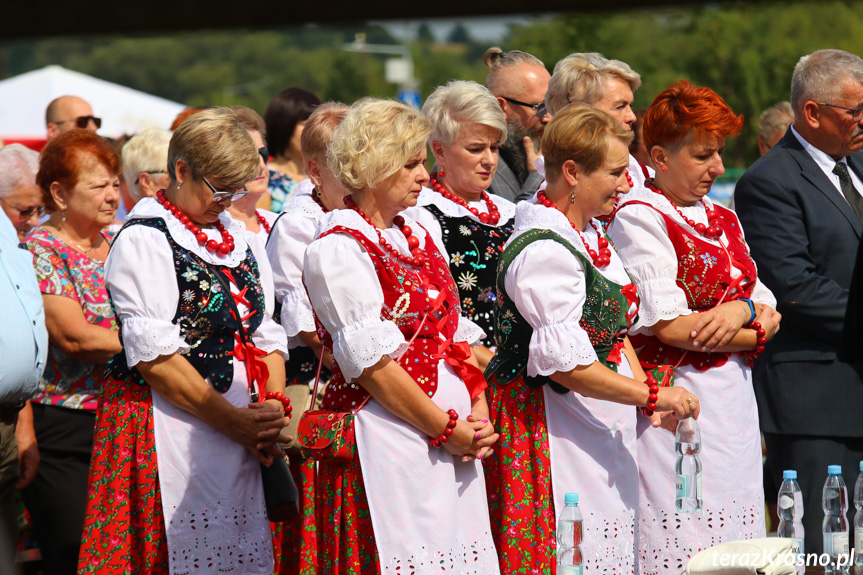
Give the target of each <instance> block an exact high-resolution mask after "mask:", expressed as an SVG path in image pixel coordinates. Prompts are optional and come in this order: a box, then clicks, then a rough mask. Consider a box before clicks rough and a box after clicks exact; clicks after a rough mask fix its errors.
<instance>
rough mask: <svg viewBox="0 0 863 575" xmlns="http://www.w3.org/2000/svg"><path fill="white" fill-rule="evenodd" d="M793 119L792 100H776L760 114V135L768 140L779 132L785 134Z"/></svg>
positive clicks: (764, 139)
mask: <svg viewBox="0 0 863 575" xmlns="http://www.w3.org/2000/svg"><path fill="white" fill-rule="evenodd" d="M793 121H794V109H793V108H792V107H791V102H785V101H782V102H776V103H775V104H773V105H772V106H770V107H769V108H767V109H766V110H764V111H763V112H761V115H760V116H758V137H759V138H761V139H762V140H763V141H766V140H769V139H770V137H771V136H773V135H774V134H777V133H779V132H782V133H783V134H784V133H785V131H786V130H787V129H788V126H789V125H790V124H791V122H793Z"/></svg>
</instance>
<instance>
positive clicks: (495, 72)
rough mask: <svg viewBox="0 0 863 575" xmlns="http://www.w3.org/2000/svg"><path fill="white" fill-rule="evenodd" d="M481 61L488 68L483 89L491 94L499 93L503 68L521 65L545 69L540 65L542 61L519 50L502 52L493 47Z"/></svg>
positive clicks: (543, 65)
mask: <svg viewBox="0 0 863 575" xmlns="http://www.w3.org/2000/svg"><path fill="white" fill-rule="evenodd" d="M482 61H483V62H484V63H485V65H486V67H487V68H488V76H486V77H485V87H486V88H488V90H489V92H491V93H492V94H498V93H499V91H500V88H501V86H500V84H501V79H500V75H501V71H502V70H503V69H504V68H509V67H510V66H518V65H521V64H527V65H529V66H541V67H543V68H545V64H543V63H542V60H540V59H539V58H537V57H536V56H534V55H533V54H528V53H527V52H522V51H521V50H510V51H509V52H504V51H503V50H501V49H500V48H498V47H497V46H493V47H491V48H489V49H488V50H486V51H485V56H483V59H482Z"/></svg>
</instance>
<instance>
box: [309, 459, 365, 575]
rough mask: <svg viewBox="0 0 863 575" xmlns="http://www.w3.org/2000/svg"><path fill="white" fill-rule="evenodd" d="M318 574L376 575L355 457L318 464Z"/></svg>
mask: <svg viewBox="0 0 863 575" xmlns="http://www.w3.org/2000/svg"><path fill="white" fill-rule="evenodd" d="M315 498H316V504H317V505H316V513H317V518H318V573H322V574H323V573H326V574H327V575H379V574H380V572H381V570H380V565H379V563H378V551H377V545H376V543H375V533H374V529H373V528H372V518H371V514H370V513H369V503H368V499H366V488H365V485H364V484H363V473H362V469H361V467H360V459H359V456H354V458H353V459H352V460H351V461H349V462H347V463H339V462H334V461H321V462H320V463H319V464H318V483H317V492H316V493H315Z"/></svg>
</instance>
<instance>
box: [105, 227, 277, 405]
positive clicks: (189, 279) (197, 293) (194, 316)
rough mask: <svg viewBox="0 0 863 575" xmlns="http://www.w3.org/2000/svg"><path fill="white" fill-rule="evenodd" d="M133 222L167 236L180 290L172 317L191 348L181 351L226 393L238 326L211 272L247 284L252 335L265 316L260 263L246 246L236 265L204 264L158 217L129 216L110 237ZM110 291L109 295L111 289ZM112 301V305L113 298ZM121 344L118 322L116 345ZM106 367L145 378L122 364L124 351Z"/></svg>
mask: <svg viewBox="0 0 863 575" xmlns="http://www.w3.org/2000/svg"><path fill="white" fill-rule="evenodd" d="M136 225H141V226H147V227H150V228H154V229H157V230H159V231H160V232H162V233H163V234H165V237H166V238H167V240H168V243H169V244H170V245H171V252H172V260H173V262H174V271H175V274H176V277H177V289H178V291H179V294H180V298H179V301H178V303H177V311H176V313H175V314H174V319H173V320H171V321H172V323H174V324H175V325H178V326H180V337H182V338H183V339H184V340H185V341H186V343H188V344H189V346H190V347H191V349H190V350H189V351H188V353H185V354H182V355H183V357H185V358H186V359H187V360H188V361H189V363H191V364H192V366H193V367H194V368H195V369H196V370H197V371H198V373H199V374H201V377H203V378H205V379H209V380H210V383H211V384H212V385H213V388H214V389H215V390H216V391H218V392H220V393H225V392H226V391H228V389H229V388H230V387H231V382H232V381H233V373H234V369H233V362H234V358H233V357H232V356H230V355H228V352H229V351H231V350H233V349H234V345H235V343H236V341H235V339H234V332H236V330H237V325H238V324H237V320H236V319H235V318H234V317H233V316H232V315H231V309H232V308H231V304H230V299H229V298H230V297H231V296H230V294H226V293H224V290H223V289H222V284H221V283H219V281H218V279H216V277H215V276H214V275H213V274H214V273H215V270H216V269H218V270H219V271H220V272H221V273H223V276H224V272H223V270H229V273H231V274H232V275H233V276H234V279H235V280H236V282H237V287H238V288H239V289H240V290H242V289H243V288H248V289H247V290H246V300H247V301H248V302H249V303H250V304H251V306H252V310H254V312H255V313H253V314H252V315H251V317H249V326H248V333H254V332H255V331H256V330H257V329H258V327H260V325H261V321H262V320H263V317H264V291H263V289H262V287H261V276H260V273H259V272H258V262H257V260H255V258H254V256H253V255H252V249H251V248H248V249H247V250H246V257H245V258H244V259H243V261H242V262H240V264H239V265H238V266H237V267H235V268H228V267H226V266H216V265H213V264H210V263H207V262H205V261H204V260H202V259H201V258H200V257H198V256H197V255H196V254H194V253H193V252H191V251H189V250H187V249H185V248H183V247H182V246H180V245H179V244H177V242H175V241H174V238H172V237H171V233H170V232H169V231H168V227H167V225H166V224H165V220H163V219H161V218H141V219H134V220H131V221H129V222H127V223H126V225H124V226H123V228H122V229H121V230H120V231H119V232H118V233H117V237H116V238H115V239H114V241H115V242H116V241H117V238H119V237H120V235H121V234H122V233H123V231H124V230H125V229H126V228H129V227H131V226H136ZM141 273H146V270H141ZM108 295H109V296H110V290H109V293H108ZM111 305H112V306H113V301H112V304H111ZM118 323H120V322H118ZM122 342H123V328H122V326H121V327H120V343H121V344H122ZM106 369H107V376H108V377H109V378H111V379H125V380H130V381H143V380H142V379H141V375H140V374H139V373H138V370H137V369H135V368H131V369H130V368H129V367H128V365H127V364H126V353H125V351H121V352H120V353H118V354H117V355H115V356H114V357H113V358H112V359H111V361H109V362H108V366H107V368H106Z"/></svg>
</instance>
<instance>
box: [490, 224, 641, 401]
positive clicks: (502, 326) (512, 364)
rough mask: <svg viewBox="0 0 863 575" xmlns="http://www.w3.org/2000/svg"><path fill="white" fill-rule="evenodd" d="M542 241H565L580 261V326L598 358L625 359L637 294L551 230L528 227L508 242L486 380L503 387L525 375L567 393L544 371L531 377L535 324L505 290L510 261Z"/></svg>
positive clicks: (613, 364) (613, 363)
mask: <svg viewBox="0 0 863 575" xmlns="http://www.w3.org/2000/svg"><path fill="white" fill-rule="evenodd" d="M539 240H552V241H555V242H557V243H559V244H561V245H562V246H564V247H565V248H566V249H568V250H569V251H570V252H572V254H573V255H574V256H575V257H576V258H577V259H578V260H579V262H581V265H582V268H583V269H584V272H585V283H586V292H587V293H586V297H585V301H584V307H583V309H582V314H581V320H580V321H579V325H580V326H581V327H582V329H584V330H585V331H586V332H587V335H588V337H589V338H590V343H591V344H592V345H593V348H594V350H595V351H596V355H597V358H598V359H599V361H600V362H602V363H603V365H605V366H606V367H608V368H610V369H613V370H614V371H617V364H618V363H620V361H621V358H620V353H621V348H622V346H623V338H624V336H625V335H626V332H627V331H628V330H629V327H630V326H631V325H632V322H633V321H634V319H635V316H636V312H633V313H628V311H629V309H630V307H631V304H633V303H635V304H636V306H637V304H638V296H637V294H636V289H635V285H634V284H627V285H625V286H621V285H619V284H616V283H614V282H611V281H609V280H608V279H607V278H606V277H605V276H603V275H602V274H601V273H599V271H598V270H597V269H596V268H595V267H594V266H593V264H592V263H591V261H590V260H589V259H588V258H586V257H584V255H582V253H581V252H579V251H578V250H577V249H576V248H575V246H573V245H572V244H571V243H569V242H568V241H567V240H565V239H564V238H563V237H561V236H559V235H558V234H556V233H554V232H552V231H550V230H539V229H533V230H529V231H527V232H525V233H523V234H522V235H520V236H519V237H518V238H516V240H515V241H513V242H512V243H511V244H509V245H508V246H507V247H506V249H505V250H504V252H503V254H502V255H501V257H500V262H499V263H498V268H497V301H496V302H495V307H494V320H495V328H496V329H495V337H496V341H497V355H495V356H494V358H492V360H491V362H490V363H489V365H488V368H486V370H485V374H486V379H487V380H488V382H489V385H498V386H504V385H507V384H509V383H511V382H512V381H513V380H515V379H517V378H518V377H519V376H522V377H523V379H524V382H525V383H526V384H527V385H528V386H530V387H540V386H542V385H545V384H546V383H547V384H549V385H551V388H552V389H553V390H554V391H556V392H558V393H567V392H568V391H569V390H568V389H566V388H565V387H563V386H562V385H559V384H557V383H555V382H553V381H551V379H550V378H548V377H546V376H538V377H531V376H529V375H527V373H525V370H526V368H527V359H528V352H529V346H530V338H531V336H532V335H533V328H532V327H531V326H530V324H529V323H528V322H527V321H526V320H525V319H524V318H523V317H522V316H521V314H520V313H519V312H518V309H517V308H516V306H515V303H513V301H512V299H510V297H509V296H508V295H507V293H506V287H505V285H506V283H505V282H506V272H507V270H509V266H510V265H511V264H512V262H513V260H515V258H516V257H517V256H518V255H519V254H520V253H521V252H522V250H524V248H526V247H527V246H529V245H530V244H532V243H533V242H536V241H539Z"/></svg>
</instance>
